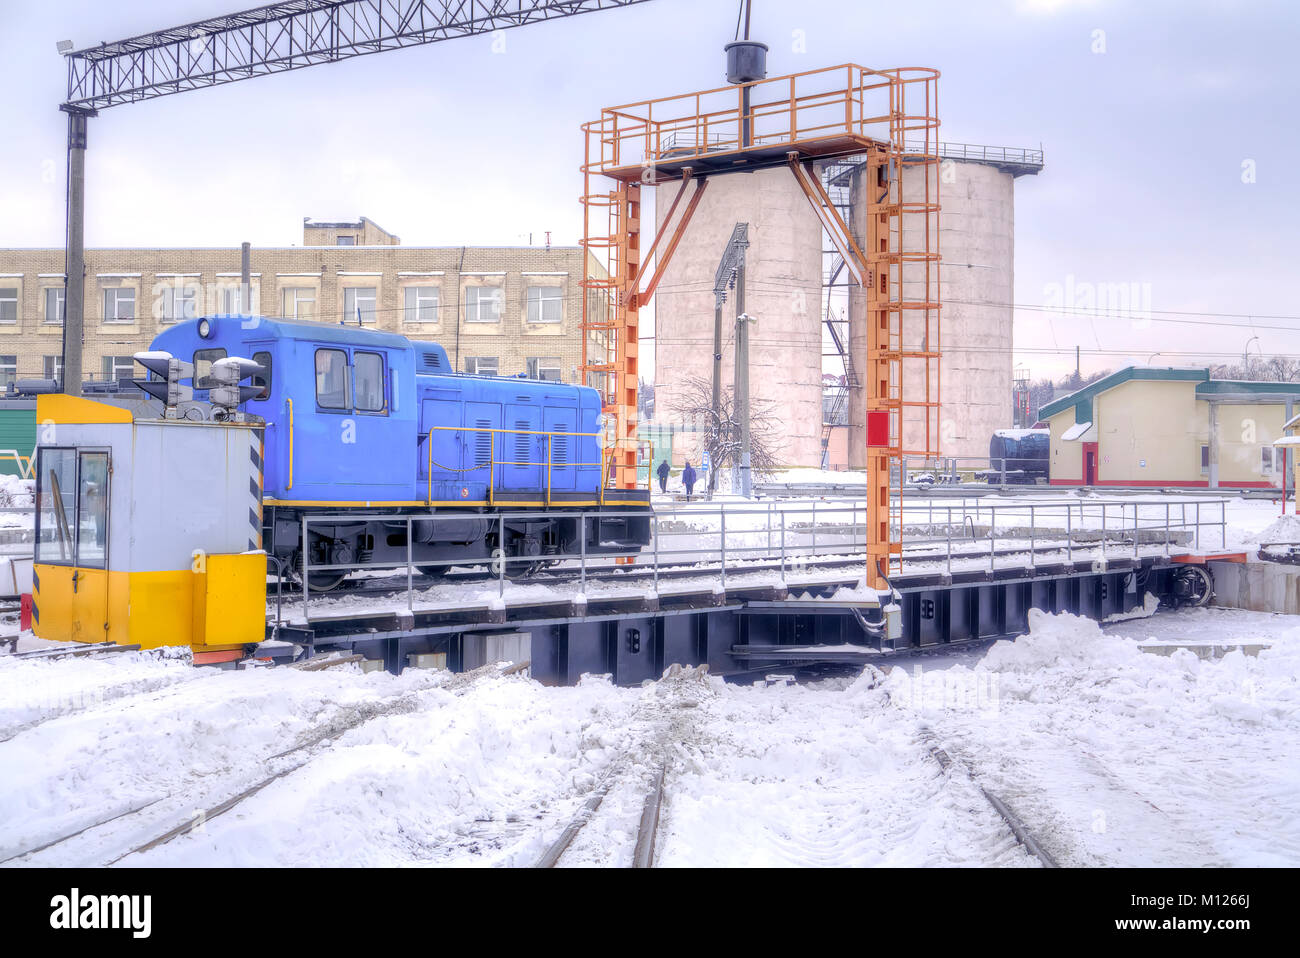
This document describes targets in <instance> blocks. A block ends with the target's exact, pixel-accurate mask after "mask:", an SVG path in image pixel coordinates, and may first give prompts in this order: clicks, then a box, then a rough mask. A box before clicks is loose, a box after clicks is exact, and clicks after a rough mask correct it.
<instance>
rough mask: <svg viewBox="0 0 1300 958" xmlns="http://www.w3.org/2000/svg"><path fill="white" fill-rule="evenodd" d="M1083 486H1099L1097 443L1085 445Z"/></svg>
mask: <svg viewBox="0 0 1300 958" xmlns="http://www.w3.org/2000/svg"><path fill="white" fill-rule="evenodd" d="M1083 484H1084V485H1085V486H1095V485H1096V484H1097V444H1096V443H1095V442H1085V443H1084V444H1083Z"/></svg>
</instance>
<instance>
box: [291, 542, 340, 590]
mask: <svg viewBox="0 0 1300 958" xmlns="http://www.w3.org/2000/svg"><path fill="white" fill-rule="evenodd" d="M289 568H290V570H292V571H291V573H290V574H291V575H292V576H293V580H294V581H295V582H297V583H298V584H299V585H300V586H301V585H302V552H301V551H296V552H294V554H293V561H292V563H290V565H289ZM347 577H348V574H347V572H338V571H333V572H313V573H312V574H311V575H310V576H308V577H307V578H308V581H309V582H310V585H311V591H312V592H332V591H333V590H335V589H337V588H338V587H339V586H340V585H342V584H343V580H344V579H346V578H347Z"/></svg>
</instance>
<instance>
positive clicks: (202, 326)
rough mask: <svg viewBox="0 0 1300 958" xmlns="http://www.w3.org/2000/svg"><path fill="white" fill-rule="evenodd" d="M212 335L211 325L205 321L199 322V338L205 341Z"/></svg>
mask: <svg viewBox="0 0 1300 958" xmlns="http://www.w3.org/2000/svg"><path fill="white" fill-rule="evenodd" d="M211 335H212V323H211V322H209V321H208V320H206V319H200V320H199V336H201V337H202V338H203V339H207V338H208V337H210V336H211Z"/></svg>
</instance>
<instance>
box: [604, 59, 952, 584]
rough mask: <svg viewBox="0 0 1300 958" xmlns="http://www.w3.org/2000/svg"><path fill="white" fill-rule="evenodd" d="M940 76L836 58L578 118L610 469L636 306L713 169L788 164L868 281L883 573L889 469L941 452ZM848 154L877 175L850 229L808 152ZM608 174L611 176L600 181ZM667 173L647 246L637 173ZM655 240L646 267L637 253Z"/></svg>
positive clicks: (630, 439) (627, 383)
mask: <svg viewBox="0 0 1300 958" xmlns="http://www.w3.org/2000/svg"><path fill="white" fill-rule="evenodd" d="M938 80H939V73H938V71H937V70H932V69H928V68H923V67H905V68H899V69H893V70H869V69H866V68H865V67H861V66H857V65H854V64H844V65H841V66H836V67H830V68H827V69H823V70H814V71H811V72H807V73H796V74H791V75H788V76H781V77H771V78H767V79H762V80H757V81H754V82H751V83H744V84H738V85H731V86H725V87H719V88H716V89H712V90H703V91H699V92H696V93H687V94H682V95H679V96H672V97H665V98H662V99H657V100H646V101H643V102H640V103H631V104H625V105H623V106H616V107H609V108H606V109H604V110H602V111H601V115H600V119H598V120H593V121H591V122H589V123H585V124H583V127H582V129H583V133H584V135H585V139H586V144H585V159H584V162H583V165H582V173H583V177H584V187H585V190H584V196H583V198H582V203H583V207H584V233H583V240H582V246H583V248H584V249H585V250H586V251H587V255H588V257H589V262H588V263H587V276H586V279H584V280H583V282H582V283H581V286H582V288H583V301H582V335H583V344H582V349H583V353H582V369H583V376H584V382H586V383H587V385H590V386H594V387H595V388H596V389H598V390H599V391H600V393H601V395H602V397H603V402H604V408H605V412H606V414H607V416H608V417H609V420H610V428H611V429H612V435H609V436H608V445H609V448H610V449H611V464H610V470H609V474H608V475H607V482H609V483H611V484H612V485H613V486H615V487H617V488H632V487H634V486H635V484H636V475H637V463H636V457H637V443H636V415H637V404H636V394H637V377H638V375H639V372H640V366H639V352H638V340H639V333H640V323H639V319H638V314H639V311H640V309H641V307H642V306H644V305H645V304H646V303H647V302H648V301H649V299H650V297H651V296H653V295H654V290H655V287H656V286H657V285H658V282H659V280H660V279H661V278H662V276H663V273H664V270H665V269H666V268H667V266H668V262H669V261H670V259H671V257H672V254H673V252H674V250H675V249H676V247H677V244H678V242H679V241H680V240H681V237H682V235H683V233H684V232H685V230H686V228H687V226H688V225H689V223H690V221H691V217H692V216H693V215H694V213H695V211H696V209H697V208H698V206H699V203H700V198H701V197H702V196H703V194H704V190H705V188H706V187H707V186H708V177H709V176H712V175H717V174H721V173H731V172H747V171H753V170H759V169H765V168H771V167H775V166H780V165H788V166H789V168H790V169H791V171H792V172H793V174H794V176H795V178H796V179H797V180H798V182H799V184H800V186H801V187H802V189H803V191H804V193H805V194H806V195H807V197H808V200H809V202H810V203H811V204H812V207H813V209H814V210H815V211H816V212H817V215H818V217H819V219H820V220H821V222H822V225H823V227H824V228H825V230H826V232H827V233H828V234H829V235H830V237H831V241H832V242H833V243H835V245H836V248H837V249H838V250H839V252H840V253H841V255H843V257H844V260H845V263H846V264H847V266H848V269H849V272H850V275H852V276H853V278H854V281H855V282H856V283H857V285H858V286H859V287H860V288H861V292H862V293H863V294H864V296H865V305H866V320H865V321H866V322H867V324H868V330H867V343H868V346H867V368H866V370H865V377H864V378H865V386H866V406H867V408H866V410H865V423H866V443H867V463H868V473H869V476H868V489H869V490H870V492H869V497H870V498H869V505H868V517H867V520H868V522H867V542H866V553H867V580H868V584H870V585H872V586H874V587H876V588H883V587H884V586H885V585H886V580H887V578H888V576H889V574H890V570H891V567H893V565H894V562H895V557H897V556H899V555H901V551H902V546H901V543H900V542H899V530H900V528H901V518H902V517H901V513H900V511H899V510H900V509H901V496H900V497H898V498H894V497H891V495H890V487H891V476H892V477H893V479H892V481H893V482H894V483H898V482H899V481H900V480H901V476H902V461H903V457H905V456H920V457H924V458H926V459H933V458H935V457H937V456H938V454H939V434H940V423H939V313H940V292H939V172H940V170H939V152H938V150H939V143H938V129H939V120H938ZM848 155H865V156H866V157H867V165H866V180H865V182H866V183H868V184H871V186H873V187H874V188H875V189H876V190H877V191H878V192H876V193H875V195H874V196H872V197H871V199H869V200H868V202H867V204H866V217H865V221H864V222H863V223H862V224H860V225H859V227H858V229H857V230H856V232H855V231H854V230H852V229H850V226H849V224H846V223H845V222H844V219H843V217H841V216H840V214H839V211H838V210H837V209H836V208H835V206H834V204H832V202H831V200H830V197H829V196H828V195H827V193H826V191H825V189H824V188H823V187H822V184H821V180H820V178H819V177H818V176H817V174H816V171H815V170H814V168H813V164H814V162H815V161H816V160H818V159H830V158H833V157H842V156H848ZM604 178H608V179H610V180H613V181H614V188H613V189H612V190H607V189H604V188H602V181H603V179H604ZM672 181H680V186H679V187H678V190H677V194H676V196H675V198H674V199H673V201H672V205H671V207H670V208H669V210H668V213H667V215H666V216H664V217H663V223H662V225H661V226H660V229H659V231H658V233H657V234H656V235H655V237H654V240H653V242H652V243H651V246H650V249H649V250H647V251H645V253H644V254H643V252H642V250H641V189H642V187H643V186H657V185H659V184H661V183H669V182H672ZM869 188H870V187H869ZM688 192H689V195H690V198H689V200H688V201H687V203H686V205H685V207H684V208H683V209H682V211H681V213H680V215H679V216H677V218H676V222H675V223H674V216H675V215H676V214H677V209H678V206H679V205H680V203H681V201H682V200H683V199H684V198H685V197H686V195H687V194H688ZM670 226H671V227H672V232H671V235H669V227H670ZM665 239H666V240H667V242H665ZM661 244H663V247H662V250H661V249H660V246H661ZM656 252H658V256H657V259H656V268H655V270H654V273H653V274H652V275H651V276H650V277H649V280H648V282H647V281H646V276H645V273H646V265H645V264H646V263H648V262H649V261H650V259H651V257H652V256H654V254H655V253H656ZM602 274H603V275H602ZM900 492H901V489H900Z"/></svg>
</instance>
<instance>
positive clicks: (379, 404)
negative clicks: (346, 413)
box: [352, 352, 387, 413]
mask: <svg viewBox="0 0 1300 958" xmlns="http://www.w3.org/2000/svg"><path fill="white" fill-rule="evenodd" d="M352 367H353V368H352V374H353V393H354V394H355V396H356V409H357V412H378V413H382V412H386V411H387V410H386V408H385V403H384V357H382V356H380V355H379V354H378V353H363V352H357V353H354V354H353V356H352Z"/></svg>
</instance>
